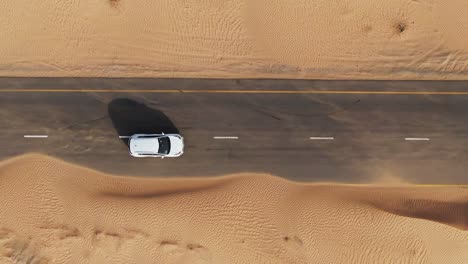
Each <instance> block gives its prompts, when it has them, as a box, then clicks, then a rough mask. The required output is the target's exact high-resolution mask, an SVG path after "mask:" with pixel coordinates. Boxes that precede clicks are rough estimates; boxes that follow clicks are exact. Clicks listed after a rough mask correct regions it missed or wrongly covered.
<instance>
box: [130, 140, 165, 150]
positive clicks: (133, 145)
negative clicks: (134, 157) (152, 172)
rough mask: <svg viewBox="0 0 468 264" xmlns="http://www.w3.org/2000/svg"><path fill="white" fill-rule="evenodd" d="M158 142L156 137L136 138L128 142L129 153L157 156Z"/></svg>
mask: <svg viewBox="0 0 468 264" xmlns="http://www.w3.org/2000/svg"><path fill="white" fill-rule="evenodd" d="M158 150H159V141H158V138H157V137H147V138H145V137H136V138H132V139H131V140H130V151H131V152H133V153H146V154H148V153H151V154H157V153H158Z"/></svg>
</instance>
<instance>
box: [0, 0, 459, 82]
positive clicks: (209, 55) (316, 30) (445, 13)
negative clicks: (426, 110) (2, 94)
mask: <svg viewBox="0 0 468 264" xmlns="http://www.w3.org/2000/svg"><path fill="white" fill-rule="evenodd" d="M467 14H468V1H466V0H449V1H446V0H392V1H384V0H376V1H367V0H353V1H349V0H346V1H343V0H309V1H300V0H297V1H271V0H249V1H244V0H160V1H154V0H141V1H128V0H75V1H59V0H41V1H28V0H15V1H12V0H4V1H0V33H1V39H0V76H116V77H122V76H129V77H138V76H139V77H143V76H145V77H210V78H212V77H228V78H233V77H240V78H253V77H255V78H259V77H273V78H323V79H336V78H346V79H467V77H468V44H467V43H468V15H467Z"/></svg>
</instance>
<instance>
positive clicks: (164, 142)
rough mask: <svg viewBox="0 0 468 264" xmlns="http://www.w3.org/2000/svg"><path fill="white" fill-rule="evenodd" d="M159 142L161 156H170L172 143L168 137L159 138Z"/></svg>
mask: <svg viewBox="0 0 468 264" xmlns="http://www.w3.org/2000/svg"><path fill="white" fill-rule="evenodd" d="M158 141H159V150H158V153H159V154H169V150H170V149H171V141H170V140H169V138H168V137H160V138H158Z"/></svg>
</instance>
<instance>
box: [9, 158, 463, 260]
mask: <svg viewBox="0 0 468 264" xmlns="http://www.w3.org/2000/svg"><path fill="white" fill-rule="evenodd" d="M0 198H1V201H2V202H1V203H0V210H1V214H0V263H467V262H468V251H467V250H466V248H468V233H467V232H466V231H464V230H466V229H467V221H466V219H468V210H467V204H468V190H465V189H461V188H416V187H411V186H407V187H391V188H385V187H377V186H375V187H351V186H342V185H332V184H298V183H294V182H289V181H286V180H284V179H281V178H277V177H273V176H268V175H255V174H240V175H231V176H223V177H219V178H206V179H204V178H199V179H147V178H145V179H142V178H128V177H116V176H111V175H105V174H102V173H99V172H96V171H92V170H89V169H86V168H82V167H78V166H74V165H71V164H67V163H65V162H62V161H59V160H56V159H53V158H49V157H46V156H42V155H38V154H30V155H26V156H21V157H17V158H14V159H11V160H7V161H4V162H2V163H1V164H0Z"/></svg>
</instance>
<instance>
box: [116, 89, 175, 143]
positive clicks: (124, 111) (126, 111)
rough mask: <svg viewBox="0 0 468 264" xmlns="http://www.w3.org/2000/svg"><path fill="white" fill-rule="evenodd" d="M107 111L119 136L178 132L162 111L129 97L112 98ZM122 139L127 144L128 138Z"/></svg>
mask: <svg viewBox="0 0 468 264" xmlns="http://www.w3.org/2000/svg"><path fill="white" fill-rule="evenodd" d="M107 111H108V113H109V116H110V118H111V120H112V123H113V125H114V128H115V130H116V131H117V133H118V134H119V136H131V135H133V134H161V133H165V134H171V133H174V134H179V130H178V129H177V128H176V127H175V125H174V123H172V121H171V120H170V119H169V117H167V116H166V115H165V114H164V113H163V112H161V111H159V110H157V109H152V108H149V107H147V106H146V105H145V104H142V103H139V102H137V101H134V100H131V99H126V98H118V99H114V100H112V101H111V102H110V103H109V105H108V107H107ZM122 141H123V142H124V143H125V144H128V139H126V138H123V139H122Z"/></svg>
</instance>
